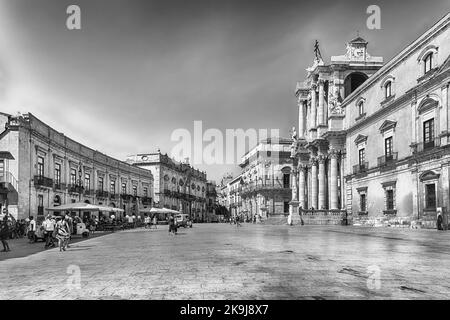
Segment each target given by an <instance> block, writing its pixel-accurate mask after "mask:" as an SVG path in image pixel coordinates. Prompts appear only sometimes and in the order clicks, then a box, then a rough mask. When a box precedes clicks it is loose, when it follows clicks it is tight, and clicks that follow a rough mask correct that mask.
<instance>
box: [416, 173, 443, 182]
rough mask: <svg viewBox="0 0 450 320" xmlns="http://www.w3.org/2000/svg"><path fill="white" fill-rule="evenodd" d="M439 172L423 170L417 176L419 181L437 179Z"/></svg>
mask: <svg viewBox="0 0 450 320" xmlns="http://www.w3.org/2000/svg"><path fill="white" fill-rule="evenodd" d="M439 176H440V175H439V174H438V173H435V172H434V171H425V172H424V173H422V174H421V175H420V176H419V179H420V181H427V180H438V179H439Z"/></svg>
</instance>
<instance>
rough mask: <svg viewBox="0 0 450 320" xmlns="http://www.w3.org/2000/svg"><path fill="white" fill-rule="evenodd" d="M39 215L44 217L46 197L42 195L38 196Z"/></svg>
mask: <svg viewBox="0 0 450 320" xmlns="http://www.w3.org/2000/svg"><path fill="white" fill-rule="evenodd" d="M38 215H39V216H42V215H44V196H43V195H42V194H39V195H38Z"/></svg>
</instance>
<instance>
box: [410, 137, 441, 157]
mask: <svg viewBox="0 0 450 320" xmlns="http://www.w3.org/2000/svg"><path fill="white" fill-rule="evenodd" d="M410 147H411V151H412V154H413V155H422V154H424V153H427V152H431V151H435V150H438V149H439V148H440V147H441V139H440V138H435V139H432V140H429V141H422V142H419V143H412V144H411V145H410Z"/></svg>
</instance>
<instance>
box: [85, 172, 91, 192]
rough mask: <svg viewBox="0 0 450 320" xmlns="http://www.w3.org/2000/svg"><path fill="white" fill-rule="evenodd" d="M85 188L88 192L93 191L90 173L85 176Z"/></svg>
mask: <svg viewBox="0 0 450 320" xmlns="http://www.w3.org/2000/svg"><path fill="white" fill-rule="evenodd" d="M84 188H85V189H86V190H90V189H91V175H90V174H89V173H85V174H84Z"/></svg>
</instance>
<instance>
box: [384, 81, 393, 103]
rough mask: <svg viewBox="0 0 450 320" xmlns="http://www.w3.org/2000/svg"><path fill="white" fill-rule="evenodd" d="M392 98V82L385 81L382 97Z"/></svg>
mask: <svg viewBox="0 0 450 320" xmlns="http://www.w3.org/2000/svg"><path fill="white" fill-rule="evenodd" d="M390 96H392V81H387V82H386V83H385V85H384V97H385V98H386V99H387V98H389V97H390Z"/></svg>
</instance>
